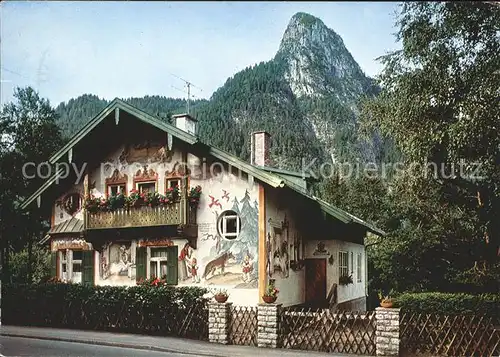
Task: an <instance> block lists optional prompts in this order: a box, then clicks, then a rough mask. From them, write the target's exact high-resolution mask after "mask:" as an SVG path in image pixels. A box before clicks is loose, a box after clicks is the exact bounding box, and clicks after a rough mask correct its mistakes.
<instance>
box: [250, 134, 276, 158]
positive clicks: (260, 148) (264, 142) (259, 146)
mask: <svg viewBox="0 0 500 357" xmlns="http://www.w3.org/2000/svg"><path fill="white" fill-rule="evenodd" d="M251 135H252V138H251V144H250V145H251V148H250V154H251V156H250V163H251V164H252V165H255V166H269V164H270V159H269V149H270V147H271V135H270V134H269V133H267V132H265V131H255V132H253V133H252V134H251Z"/></svg>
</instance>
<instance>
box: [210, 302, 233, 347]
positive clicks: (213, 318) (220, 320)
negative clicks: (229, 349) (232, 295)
mask: <svg viewBox="0 0 500 357" xmlns="http://www.w3.org/2000/svg"><path fill="white" fill-rule="evenodd" d="M232 305H233V303H231V302H224V303H218V302H213V301H211V302H209V303H208V340H209V341H210V342H214V343H222V344H224V345H227V344H228V343H229V323H230V318H231V306H232Z"/></svg>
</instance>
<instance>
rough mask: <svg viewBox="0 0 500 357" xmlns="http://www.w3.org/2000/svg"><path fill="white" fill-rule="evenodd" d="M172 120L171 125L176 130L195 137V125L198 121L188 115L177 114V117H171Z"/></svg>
mask: <svg viewBox="0 0 500 357" xmlns="http://www.w3.org/2000/svg"><path fill="white" fill-rule="evenodd" d="M172 119H173V124H174V125H175V126H176V127H177V128H178V129H181V130H183V131H185V132H186V133H189V134H191V135H196V133H197V129H198V128H197V126H198V125H197V124H198V120H196V119H195V118H193V117H192V116H191V115H189V114H177V115H172Z"/></svg>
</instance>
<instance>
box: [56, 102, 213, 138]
mask: <svg viewBox="0 0 500 357" xmlns="http://www.w3.org/2000/svg"><path fill="white" fill-rule="evenodd" d="M123 99H124V100H125V101H126V102H127V103H130V104H132V105H133V106H136V107H137V108H139V109H142V110H144V111H146V112H148V113H150V114H153V115H156V116H158V117H160V118H164V119H165V120H166V119H167V118H169V117H170V116H171V115H172V114H178V113H182V112H185V111H186V100H185V99H179V98H167V97H162V96H158V95H153V96H145V97H142V98H123ZM109 102H110V101H108V100H105V99H101V98H99V97H98V96H96V95H93V94H84V95H82V96H80V97H78V98H75V99H70V100H69V101H68V102H64V103H61V104H59V105H58V106H57V107H56V112H57V114H58V119H57V124H58V125H59V127H60V128H61V131H62V134H63V136H64V137H70V136H71V135H73V134H74V133H76V132H77V131H78V130H79V129H80V128H81V127H82V126H84V125H85V123H87V122H88V121H89V120H90V119H92V118H93V117H94V116H95V115H97V114H98V113H99V112H100V111H101V110H102V109H104V107H106V105H108V104H109ZM205 102H206V101H205V100H195V101H192V102H191V107H192V108H194V110H196V108H197V106H199V105H200V104H203V103H205Z"/></svg>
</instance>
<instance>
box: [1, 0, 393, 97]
mask: <svg viewBox="0 0 500 357" xmlns="http://www.w3.org/2000/svg"><path fill="white" fill-rule="evenodd" d="M0 6H1V68H2V71H1V79H2V83H1V89H2V92H1V102H2V103H5V102H6V101H8V100H11V99H12V91H13V89H14V88H15V87H16V86H26V85H31V86H33V87H35V88H36V89H37V90H38V91H39V92H40V94H41V95H42V96H43V97H46V98H48V99H49V100H50V101H51V103H52V104H53V105H57V104H59V103H60V102H62V101H67V100H69V99H71V98H73V97H77V96H79V95H82V94H84V93H92V94H96V95H98V96H99V97H102V98H106V99H113V98H115V97H136V96H143V95H146V94H149V95H154V94H158V95H165V96H173V97H182V96H184V94H183V93H181V92H180V91H178V90H177V89H174V88H172V86H174V87H177V88H179V89H182V88H183V82H182V81H181V80H179V79H178V78H176V77H174V76H172V75H171V74H175V75H177V76H180V77H183V78H185V79H187V80H190V81H191V82H193V83H194V84H195V85H197V86H198V87H200V88H201V89H202V90H201V91H200V90H197V89H195V90H194V91H193V94H194V95H195V96H197V97H203V98H208V97H210V95H211V94H212V93H213V92H214V91H215V90H216V89H217V88H218V87H220V86H222V85H223V84H224V82H225V81H226V79H227V78H228V77H231V76H232V75H234V74H235V73H236V72H238V71H240V70H242V69H244V68H245V67H247V66H249V65H252V64H255V63H258V62H261V61H267V60H269V59H271V58H272V57H273V56H274V54H275V53H276V51H277V49H278V47H279V44H280V40H281V37H282V35H283V32H284V31H285V28H286V26H287V24H288V22H289V20H290V18H291V17H292V16H293V14H295V13H296V12H299V11H303V12H307V13H310V14H312V15H314V16H317V17H319V18H320V19H322V20H323V22H324V23H325V24H326V25H327V26H328V27H330V28H332V29H333V30H335V31H336V32H337V33H338V34H339V35H340V36H341V37H342V38H343V40H344V43H345V45H346V47H347V48H348V49H349V51H350V52H351V53H352V55H353V56H354V58H355V59H356V61H357V62H358V63H359V64H360V66H361V68H362V69H363V70H364V71H365V73H367V74H368V75H371V76H374V75H376V74H377V73H378V72H379V71H380V69H381V65H380V63H378V62H377V61H375V58H376V57H378V56H380V55H383V54H384V53H386V52H387V51H389V50H394V49H396V48H398V47H399V46H398V44H396V43H395V38H394V36H393V33H394V32H395V31H396V29H395V28H394V11H395V10H396V8H397V3H394V2H372V3H371V2H330V3H328V2H326V3H324V2H251V3H250V2H189V3H187V2H79V1H78V2H77V1H75V2H34V1H29V2H28V1H26V2H25V1H22V2H21V1H20V2H14V1H12V2H2V3H1V4H0Z"/></svg>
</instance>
